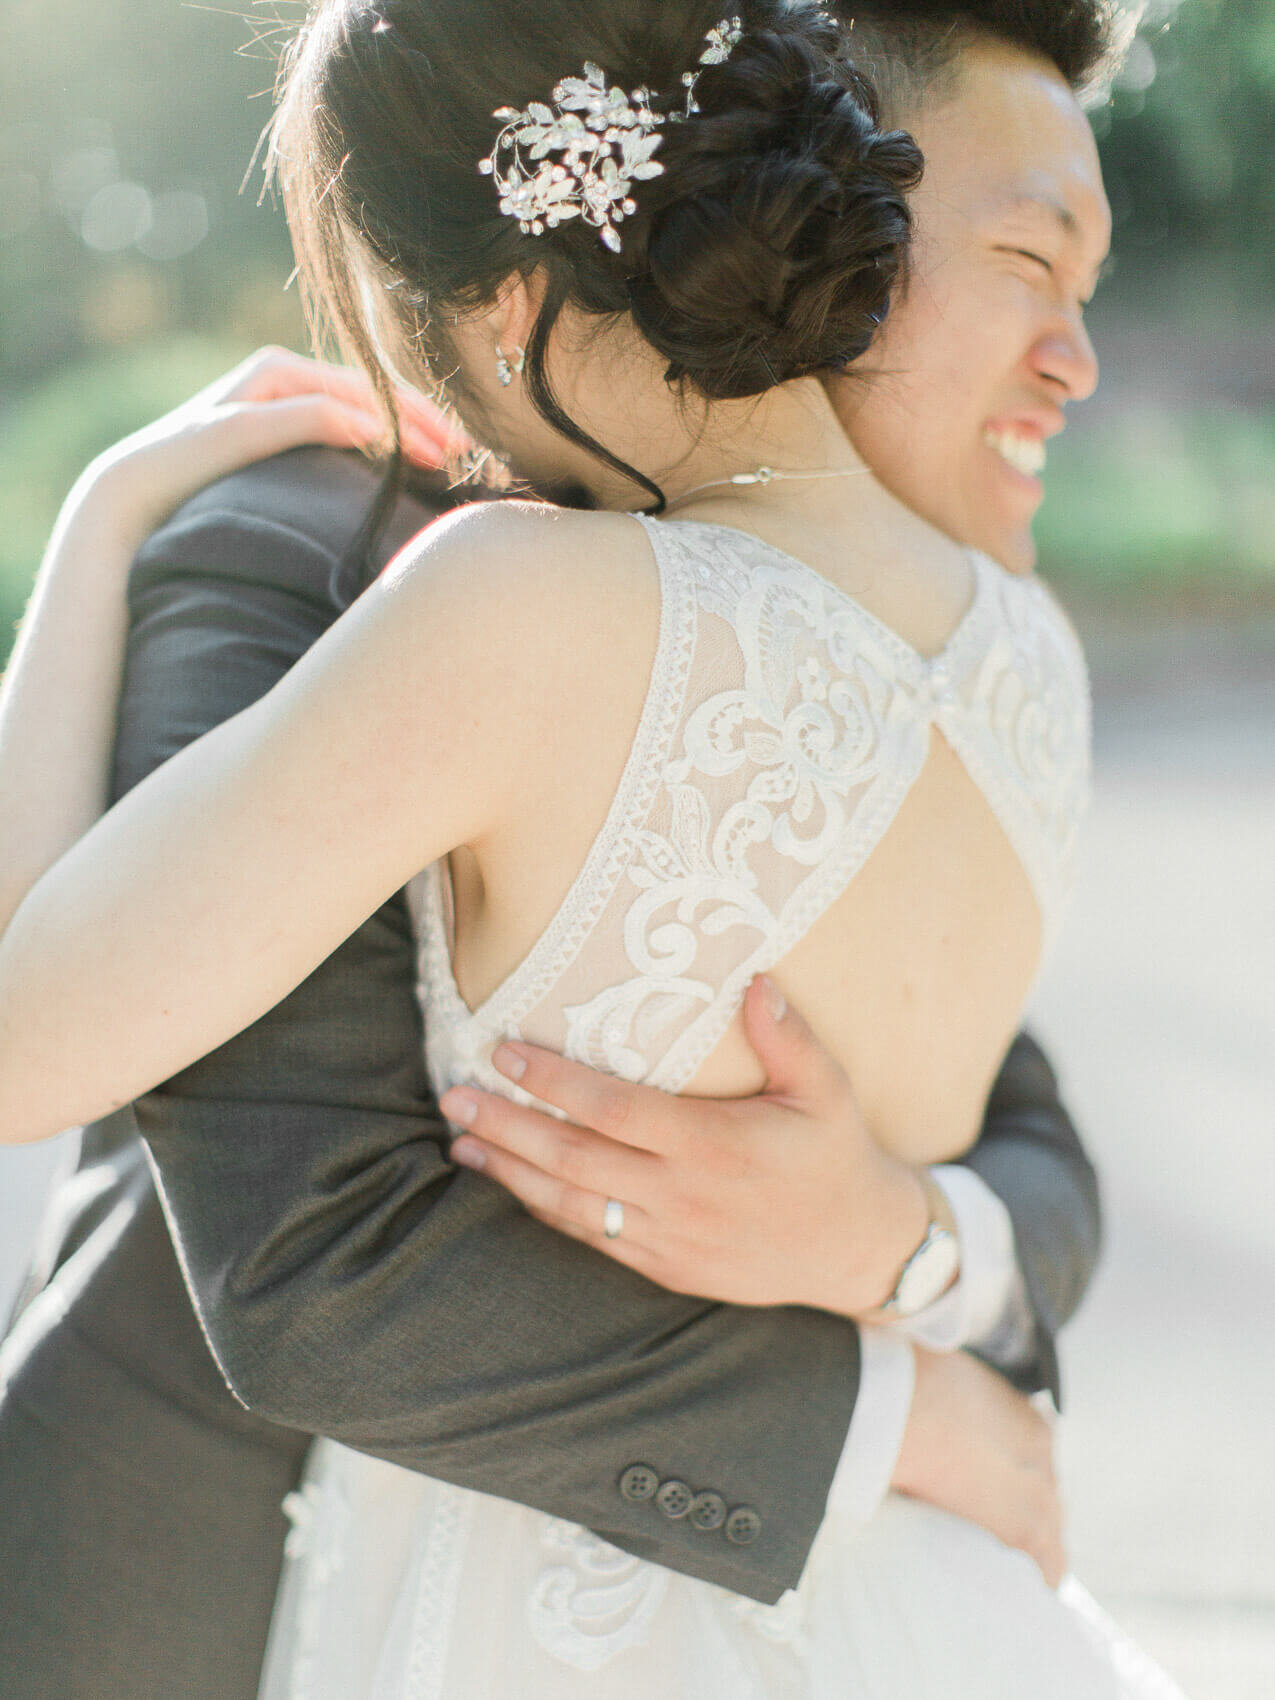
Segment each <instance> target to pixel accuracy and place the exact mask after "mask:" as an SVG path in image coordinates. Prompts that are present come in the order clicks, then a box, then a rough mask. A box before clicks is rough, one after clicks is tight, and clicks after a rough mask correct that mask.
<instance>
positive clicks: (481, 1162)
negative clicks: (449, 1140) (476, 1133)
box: [452, 1139, 487, 1169]
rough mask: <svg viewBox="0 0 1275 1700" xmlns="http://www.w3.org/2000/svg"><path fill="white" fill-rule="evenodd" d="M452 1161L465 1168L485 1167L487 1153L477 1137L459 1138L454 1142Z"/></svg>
mask: <svg viewBox="0 0 1275 1700" xmlns="http://www.w3.org/2000/svg"><path fill="white" fill-rule="evenodd" d="M452 1162H453V1163H459V1164H460V1165H461V1167H462V1168H465V1169H485V1168H486V1167H487V1153H486V1152H485V1151H484V1150H483V1148H482V1146H481V1145H479V1143H478V1141H477V1140H475V1139H457V1140H455V1141H454V1142H453V1144H452Z"/></svg>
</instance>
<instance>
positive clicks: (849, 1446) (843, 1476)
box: [828, 1327, 916, 1528]
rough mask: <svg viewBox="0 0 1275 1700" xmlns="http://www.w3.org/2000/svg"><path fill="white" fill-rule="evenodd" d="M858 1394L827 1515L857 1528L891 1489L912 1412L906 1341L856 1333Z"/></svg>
mask: <svg viewBox="0 0 1275 1700" xmlns="http://www.w3.org/2000/svg"><path fill="white" fill-rule="evenodd" d="M859 1349H860V1358H859V1394H858V1397H857V1399H856V1400H855V1406H854V1415H853V1416H852V1417H851V1419H850V1429H849V1432H848V1433H847V1435H846V1442H845V1445H844V1446H843V1447H842V1449H841V1459H840V1462H839V1463H838V1464H837V1469H836V1474H835V1475H834V1476H833V1478H832V1486H831V1488H830V1489H829V1490H828V1514H829V1515H830V1516H834V1517H836V1518H837V1519H838V1521H843V1520H844V1521H847V1522H849V1523H851V1524H853V1525H854V1526H855V1527H856V1528H861V1527H862V1526H863V1525H864V1524H865V1523H866V1522H867V1521H868V1519H869V1518H870V1517H871V1516H872V1514H873V1512H874V1511H876V1509H877V1507H878V1506H879V1505H880V1504H881V1501H882V1500H883V1499H884V1498H885V1496H886V1494H887V1493H888V1492H889V1491H890V1478H891V1477H892V1476H893V1475H894V1467H895V1465H896V1464H897V1463H898V1460H899V1450H900V1448H901V1447H902V1445H903V1434H904V1430H905V1429H906V1428H907V1426H908V1416H909V1414H910V1413H911V1410H912V1390H913V1387H914V1386H915V1383H916V1359H915V1357H914V1356H913V1353H912V1347H911V1345H910V1343H909V1342H908V1341H907V1340H903V1339H901V1338H900V1337H899V1336H898V1335H897V1334H895V1333H891V1332H889V1331H887V1330H886V1329H883V1328H866V1327H860V1329H859Z"/></svg>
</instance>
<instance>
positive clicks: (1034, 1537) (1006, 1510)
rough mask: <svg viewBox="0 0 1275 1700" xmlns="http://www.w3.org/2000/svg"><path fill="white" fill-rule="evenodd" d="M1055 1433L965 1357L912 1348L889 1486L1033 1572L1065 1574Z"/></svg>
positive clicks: (1049, 1578)
mask: <svg viewBox="0 0 1275 1700" xmlns="http://www.w3.org/2000/svg"><path fill="white" fill-rule="evenodd" d="M1053 1440H1054V1436H1053V1429H1052V1426H1051V1425H1050V1423H1049V1420H1048V1419H1047V1418H1046V1417H1044V1416H1042V1415H1041V1413H1040V1412H1039V1411H1038V1410H1037V1409H1036V1407H1035V1406H1034V1405H1033V1404H1032V1403H1031V1401H1030V1400H1029V1399H1027V1398H1025V1397H1024V1395H1023V1394H1021V1393H1019V1392H1017V1391H1016V1390H1015V1389H1014V1388H1013V1387H1011V1386H1010V1385H1009V1383H1008V1382H1007V1381H1006V1380H1005V1379H1004V1377H1003V1376H1000V1375H998V1374H997V1373H996V1371H995V1370H992V1369H988V1367H987V1366H986V1364H983V1363H980V1362H979V1360H978V1359H977V1358H973V1357H970V1356H969V1354H968V1353H966V1352H952V1353H946V1354H939V1353H935V1352H927V1351H924V1350H922V1349H921V1348H920V1347H918V1348H917V1349H916V1391H915V1393H914V1395H913V1399H912V1410H911V1414H910V1416H909V1418H908V1425H907V1430H906V1432H905V1434H904V1438H903V1446H902V1449H901V1451H900V1453H899V1460H898V1464H897V1465H896V1467H895V1473H894V1478H893V1481H892V1483H891V1485H892V1486H893V1487H894V1488H895V1489H897V1490H898V1491H899V1492H900V1493H906V1494H909V1495H910V1496H911V1497H912V1498H914V1499H923V1500H925V1501H926V1502H927V1503H928V1504H930V1505H936V1506H939V1507H940V1508H941V1509H942V1510H944V1511H950V1512H952V1513H954V1514H955V1515H956V1516H958V1517H964V1518H966V1519H967V1520H968V1521H970V1522H971V1523H977V1524H979V1526H980V1527H981V1528H984V1529H987V1530H988V1531H989V1532H990V1533H991V1534H993V1535H995V1536H996V1537H997V1539H998V1540H1001V1541H1004V1542H1005V1544H1006V1546H1011V1547H1016V1548H1018V1549H1019V1550H1020V1551H1022V1552H1025V1553H1026V1554H1027V1555H1028V1557H1029V1558H1032V1559H1034V1560H1035V1562H1036V1563H1037V1564H1038V1565H1039V1566H1040V1569H1041V1572H1042V1574H1043V1575H1044V1578H1045V1580H1046V1582H1048V1583H1049V1585H1050V1587H1051V1588H1056V1587H1057V1586H1058V1584H1059V1582H1060V1581H1061V1580H1062V1577H1063V1573H1064V1571H1065V1570H1066V1568H1067V1563H1066V1558H1065V1555H1064V1552H1063V1535H1062V1501H1061V1498H1060V1496H1059V1491H1058V1482H1057V1479H1056V1478H1055V1475H1054V1446H1053Z"/></svg>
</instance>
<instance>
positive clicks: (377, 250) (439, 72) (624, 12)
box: [272, 0, 921, 507]
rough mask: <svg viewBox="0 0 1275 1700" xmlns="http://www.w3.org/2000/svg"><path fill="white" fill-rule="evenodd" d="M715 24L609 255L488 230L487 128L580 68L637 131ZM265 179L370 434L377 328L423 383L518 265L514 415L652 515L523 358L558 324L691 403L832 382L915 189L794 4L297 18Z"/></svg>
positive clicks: (449, 9) (589, 231)
mask: <svg viewBox="0 0 1275 1700" xmlns="http://www.w3.org/2000/svg"><path fill="white" fill-rule="evenodd" d="M723 15H727V16H730V17H735V16H738V17H739V18H740V20H741V22H742V25H743V35H742V39H741V40H740V41H739V43H738V45H737V46H736V47H735V49H734V51H733V53H732V54H731V56H730V57H729V58H728V59H727V60H726V61H725V63H722V64H716V65H708V66H706V67H705V68H704V69H703V72H702V75H701V76H700V79H699V81H698V84H697V86H696V89H695V98H696V101H697V102H698V105H699V108H700V110H699V112H698V113H697V114H695V115H694V116H692V117H690V118H688V119H686V121H684V122H676V121H675V122H669V123H665V124H664V125H663V126H662V127H661V130H660V134H661V136H662V138H663V140H662V142H661V145H660V148H659V150H658V152H657V153H656V155H655V157H656V159H657V160H658V161H659V163H660V164H661V165H662V166H663V167H664V171H663V174H662V175H659V176H656V177H653V178H651V179H649V180H645V181H641V182H636V183H635V184H634V186H633V189H632V191H631V193H632V196H633V199H634V201H635V202H636V211H635V212H634V213H633V214H632V215H631V216H630V217H628V218H627V219H625V221H624V222H623V224H622V225H621V226H620V235H621V237H622V247H621V251H620V252H619V253H613V252H611V251H610V250H609V249H608V248H607V247H606V246H604V244H603V243H602V242H601V241H600V240H599V233H598V231H597V229H596V228H594V227H593V226H592V225H590V224H588V223H586V222H585V220H583V219H582V218H574V219H571V220H569V221H567V222H564V223H562V224H560V225H558V226H557V227H556V228H553V229H549V230H546V231H545V232H544V233H543V234H541V235H534V234H530V233H526V234H524V233H523V232H522V231H521V230H520V228H519V225H518V221H517V219H516V218H513V217H510V216H508V215H507V214H504V213H502V212H501V210H500V206H499V196H498V194H497V191H496V189H495V188H494V187H493V183H492V179H491V177H490V176H484V175H482V174H481V173H480V172H479V169H478V164H479V161H480V160H481V159H483V158H485V157H486V156H487V155H489V154H490V153H491V150H492V146H493V143H494V141H495V138H496V135H497V132H498V131H499V130H500V128H501V122H500V120H498V119H495V118H494V117H493V112H494V111H495V109H496V108H498V107H512V108H516V109H521V108H525V107H526V106H528V105H529V104H530V103H531V102H532V101H540V102H547V101H548V100H549V99H550V98H551V97H552V91H553V90H554V88H555V87H556V85H557V84H558V83H559V82H560V81H561V80H562V78H563V77H567V76H579V75H580V74H581V69H582V67H583V65H584V64H585V62H586V61H590V62H592V63H594V64H596V65H599V66H601V67H602V69H603V70H604V71H605V73H606V77H607V81H608V83H609V84H611V85H618V86H620V87H622V88H623V89H624V90H625V91H626V92H627V91H632V90H636V89H638V88H645V89H648V90H650V91H651V107H652V109H653V110H654V111H656V112H657V113H665V114H671V113H675V112H678V111H680V110H684V106H685V93H686V91H685V89H684V87H683V85H682V76H683V73H684V72H687V71H690V70H694V69H696V68H697V65H698V61H699V56H700V53H701V51H702V49H703V47H704V43H705V37H706V34H707V32H708V31H709V30H710V29H711V28H713V27H714V26H715V25H716V24H718V23H719V22H720V21H721V20H722V18H723ZM272 161H273V169H274V172H275V174H276V176H277V178H278V180H279V182H280V184H281V186H282V190H283V195H284V203H285V207H286V210H287V215H288V220H289V225H290V228H291V230H292V234H293V240H294V244H295V247H296V251H297V259H298V263H299V266H300V271H301V277H302V282H303V288H304V289H305V292H306V299H307V303H308V305H309V308H310V310H311V313H312V318H313V319H314V320H315V321H316V322H317V324H318V325H320V326H321V325H322V324H323V323H324V322H325V321H330V322H331V324H332V327H333V328H334V329H335V331H336V333H337V336H338V339H339V340H340V342H341V344H342V346H343V347H344V349H345V351H346V353H347V354H348V355H350V356H352V357H353V358H355V359H357V360H358V361H359V362H360V363H362V364H363V365H364V366H365V367H366V368H367V370H368V371H369V373H370V374H371V376H372V378H373V381H374V382H375V383H376V385H377V388H378V391H379V393H380V394H381V397H382V399H383V401H384V403H385V406H386V409H387V412H388V413H389V415H390V416H391V417H392V418H393V417H395V409H394V403H393V396H392V389H391V380H390V379H389V377H388V376H387V374H386V372H385V370H384V367H383V365H382V363H381V360H380V359H379V357H378V354H377V351H376V344H377V340H378V339H377V337H376V336H375V334H374V332H373V328H372V326H373V323H374V322H375V320H376V318H377V316H379V315H380V314H381V313H385V312H387V313H388V322H389V325H390V327H391V329H392V331H393V333H394V337H395V341H401V342H402V343H403V344H405V345H406V346H408V347H410V348H411V349H412V350H413V351H414V352H415V354H416V356H417V357H418V358H419V360H420V361H421V363H422V365H423V366H424V367H425V369H426V370H427V371H428V372H429V373H430V374H431V375H432V377H433V378H434V379H435V380H436V381H439V382H442V383H443V384H444V385H446V384H447V383H448V382H454V377H453V375H454V372H455V368H456V364H457V363H456V358H455V353H454V350H453V348H452V345H451V343H450V340H449V337H448V334H447V333H448V326H449V324H454V323H456V322H457V321H458V319H459V318H461V317H463V316H464V315H465V314H467V313H470V312H474V311H476V310H480V309H483V308H487V307H490V306H492V305H493V304H494V303H495V302H496V301H497V299H498V298H499V295H500V290H501V286H502V285H504V284H505V283H506V282H507V281H508V279H509V278H510V277H512V276H520V277H523V278H530V276H531V275H532V274H533V273H534V272H535V271H537V269H542V270H543V275H544V282H545V293H544V300H543V305H542V307H541V310H540V313H539V316H538V318H537V320H536V323H535V325H534V327H533V330H532V333H531V336H530V338H529V341H528V346H527V349H526V366H525V382H526V384H527V387H528V394H529V397H530V399H531V400H532V402H533V404H534V405H535V406H536V408H537V409H538V410H539V412H540V413H541V415H542V416H543V417H544V418H545V419H546V420H547V421H548V422H549V423H550V424H551V425H553V426H554V427H555V428H556V429H557V430H558V431H560V432H561V433H562V434H563V435H564V436H565V437H567V438H569V439H571V440H572V441H573V442H575V443H577V444H579V445H581V446H583V447H585V448H586V449H588V450H589V451H590V452H591V453H593V454H595V455H597V456H598V457H599V458H600V459H602V460H603V461H605V462H606V463H607V464H609V465H610V466H612V467H613V468H615V469H617V470H619V471H621V472H623V473H624V474H625V475H626V476H628V477H631V478H634V479H636V481H637V482H638V483H640V484H641V485H643V486H644V487H645V488H646V489H648V490H649V491H650V492H651V494H652V496H653V498H654V500H655V504H656V506H657V507H662V506H663V495H662V493H661V491H660V490H659V487H658V486H657V485H656V484H654V483H653V482H652V481H651V480H650V479H649V478H647V477H646V476H645V475H643V474H642V473H641V472H639V471H637V470H636V469H634V468H632V467H630V466H627V465H626V464H625V463H624V462H623V461H621V460H619V459H617V457H616V456H615V455H613V454H612V453H611V452H610V451H609V450H608V449H607V448H606V447H605V445H603V444H600V443H597V442H595V441H594V440H593V439H592V438H591V437H589V436H588V435H587V434H586V433H585V432H584V431H583V430H582V429H581V428H580V427H579V426H578V425H576V424H575V422H574V421H573V420H572V419H571V418H570V417H569V416H568V415H567V414H566V413H565V411H564V410H563V409H562V407H561V406H560V405H559V403H558V400H557V398H556V397H555V395H554V392H553V388H552V385H551V383H550V381H549V377H548V374H547V371H546V363H545V357H546V352H547V349H548V346H549V340H550V337H551V335H552V332H553V329H554V326H555V324H556V323H557V320H558V318H559V316H560V314H561V312H562V310H563V308H564V307H567V306H568V305H569V306H571V307H572V308H574V309H577V310H579V311H581V312H582V313H584V314H586V315H596V316H598V317H599V319H605V318H607V317H611V318H614V317H615V316H618V315H622V314H625V313H630V314H631V315H632V317H633V320H634V323H635V324H636V326H637V328H638V330H639V331H640V332H641V334H642V335H643V337H645V339H646V340H647V342H649V343H650V345H651V346H652V347H653V348H654V349H656V350H657V351H658V353H659V354H660V355H662V356H663V357H664V358H665V359H666V360H667V362H668V367H667V375H668V378H669V381H670V382H671V383H675V384H680V385H683V386H685V387H686V388H687V389H688V390H689V391H691V392H692V393H697V394H698V395H700V396H701V397H703V398H705V399H707V400H710V401H715V400H730V399H740V398H744V397H748V396H755V395H759V394H761V393H763V392H764V391H766V390H768V389H770V388H771V387H773V386H774V385H777V384H781V383H784V382H786V381H788V380H789V379H793V378H798V377H805V376H808V375H812V374H818V373H823V372H827V371H829V370H831V369H835V368H840V367H842V366H844V365H845V364H847V363H848V362H852V361H854V360H855V359H857V357H858V356H859V355H860V354H862V353H863V352H864V350H865V349H866V348H867V347H868V344H869V343H870V342H871V340H872V337H873V335H874V333H875V331H876V329H877V326H878V324H879V323H880V321H881V319H882V318H883V317H884V314H885V312H886V309H887V306H888V303H889V300H890V297H891V294H892V292H893V290H894V288H895V286H896V284H897V283H898V282H899V281H900V278H901V275H902V271H903V268H904V265H905V262H906V256H907V251H908V242H909V237H910V219H909V213H908V206H907V201H906V196H907V194H908V192H909V191H910V190H911V189H912V188H913V187H914V186H915V184H916V183H917V181H918V179H919V177H920V172H921V159H920V155H919V153H918V152H917V149H916V147H915V145H914V144H913V143H912V141H911V139H910V138H909V137H908V136H906V135H905V134H903V133H902V132H883V131H882V130H881V129H880V128H879V126H878V118H877V105H876V98H875V95H874V93H873V91H872V89H871V87H870V86H869V85H868V84H867V83H866V82H865V81H864V79H863V78H862V77H861V76H860V74H859V73H858V72H857V71H856V70H855V69H854V67H853V66H852V65H851V64H850V62H849V60H848V58H847V56H846V53H845V47H844V36H843V33H842V31H841V29H840V27H839V26H838V25H837V24H836V23H835V22H834V21H833V20H832V18H830V17H829V16H828V14H827V13H826V12H825V11H824V10H823V9H822V7H821V6H820V5H818V4H815V3H814V0H689V3H686V4H681V3H674V0H536V3H535V4H528V3H527V0H318V3H317V4H316V5H315V6H314V8H313V10H312V12H311V15H310V17H309V19H308V21H307V23H306V24H305V26H304V27H303V29H302V31H301V32H300V34H299V36H298V37H297V39H296V40H295V42H294V43H293V44H292V47H291V48H290V49H289V51H288V53H287V55H286V58H285V62H284V65H283V68H282V72H281V79H280V89H279V105H278V110H277V113H276V118H275V123H274V131H273V142H272ZM369 295H371V296H373V297H375V299H374V300H372V301H369Z"/></svg>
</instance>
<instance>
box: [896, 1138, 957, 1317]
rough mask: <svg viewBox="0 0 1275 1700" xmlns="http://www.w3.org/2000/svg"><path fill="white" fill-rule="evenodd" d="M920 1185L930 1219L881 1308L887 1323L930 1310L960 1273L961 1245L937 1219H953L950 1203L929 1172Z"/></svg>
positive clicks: (924, 1173) (923, 1175)
mask: <svg viewBox="0 0 1275 1700" xmlns="http://www.w3.org/2000/svg"><path fill="white" fill-rule="evenodd" d="M921 1184H922V1186H923V1187H924V1189H925V1193H926V1197H927V1199H928V1200H929V1205H930V1220H929V1222H928V1224H927V1225H926V1229H925V1237H924V1238H923V1239H922V1241H921V1243H920V1245H919V1246H917V1248H916V1250H915V1251H914V1252H913V1253H912V1255H911V1257H909V1258H908V1260H907V1262H906V1263H905V1264H904V1265H903V1268H902V1269H901V1270H900V1271H899V1278H898V1280H897V1281H896V1282H895V1284H894V1290H893V1292H892V1293H891V1294H890V1296H889V1298H887V1299H886V1300H885V1302H884V1303H883V1304H882V1305H881V1306H880V1307H879V1308H880V1314H881V1315H882V1316H883V1317H885V1318H886V1320H888V1321H899V1320H902V1319H904V1318H906V1317H910V1316H915V1315H916V1314H917V1313H918V1312H919V1311H923V1310H926V1309H928V1308H929V1306H930V1305H932V1304H933V1303H934V1302H935V1300H936V1299H939V1298H941V1297H942V1296H943V1294H944V1293H945V1292H946V1291H947V1290H948V1288H949V1287H950V1286H951V1285H952V1282H953V1281H954V1280H955V1279H956V1276H957V1275H958V1274H959V1272H960V1266H961V1253H960V1243H959V1241H958V1239H957V1237H956V1234H955V1233H954V1232H953V1231H952V1229H951V1228H949V1227H948V1226H947V1225H946V1222H945V1221H940V1220H939V1219H938V1218H939V1217H945V1218H949V1219H950V1217H951V1211H950V1210H949V1209H948V1207H947V1200H946V1198H945V1197H944V1195H943V1192H942V1190H941V1189H940V1187H939V1185H938V1183H937V1181H935V1180H934V1178H933V1177H932V1176H931V1174H930V1173H929V1171H928V1170H925V1171H923V1172H922V1175H921Z"/></svg>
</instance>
